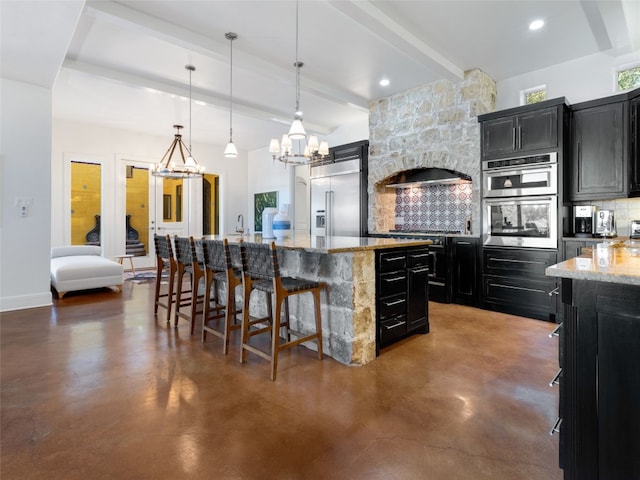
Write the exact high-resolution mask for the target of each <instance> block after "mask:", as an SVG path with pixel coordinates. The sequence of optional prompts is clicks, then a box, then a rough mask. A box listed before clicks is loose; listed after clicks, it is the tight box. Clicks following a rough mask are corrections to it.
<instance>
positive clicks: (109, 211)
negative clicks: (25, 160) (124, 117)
mask: <svg viewBox="0 0 640 480" xmlns="http://www.w3.org/2000/svg"><path fill="white" fill-rule="evenodd" d="M172 139H173V137H172V136H169V135H167V136H152V135H143V134H139V133H134V132H129V131H126V130H118V129H110V128H105V127H99V126H96V125H86V124H79V123H74V122H69V121H64V120H54V123H53V152H52V156H51V182H52V185H53V191H52V202H51V214H52V218H54V219H56V221H54V222H53V225H52V228H51V233H50V237H51V242H52V245H62V244H64V243H65V242H66V239H67V238H69V235H68V232H65V228H68V227H67V226H66V222H64V221H63V219H65V218H66V216H68V206H65V205H66V204H68V201H67V200H66V198H67V196H68V194H69V192H68V186H66V182H65V169H68V162H69V161H70V160H82V159H83V158H84V159H86V160H89V161H98V162H100V163H102V165H103V195H104V198H103V212H102V215H103V216H104V221H105V222H107V224H109V223H111V224H114V223H116V222H115V220H114V218H113V217H114V215H115V214H116V212H117V209H116V207H115V205H114V199H115V198H116V197H115V196H114V191H115V190H116V189H117V188H124V180H123V178H122V172H121V169H120V165H119V163H120V159H123V158H124V159H130V160H135V161H148V162H154V163H155V162H158V161H159V160H160V159H161V158H162V155H164V153H165V152H166V150H167V148H168V147H169V144H170V143H171V141H172ZM223 151H224V147H220V146H213V145H205V144H195V143H194V144H193V154H194V156H195V158H196V159H197V161H198V162H199V163H200V164H201V165H203V166H204V167H205V170H206V172H207V173H212V174H217V175H219V176H220V222H221V233H224V232H229V231H233V230H234V228H235V221H236V218H237V215H238V213H244V214H245V218H246V216H247V214H248V207H247V181H246V179H247V160H246V158H247V154H246V152H245V151H239V155H238V158H235V159H227V158H225V157H224V155H223ZM197 205H199V203H198V202H197V200H196V201H194V207H193V208H194V215H193V217H194V218H201V216H199V215H197V214H198V212H199V207H198V206H197ZM121 223H122V222H121ZM198 228H200V230H199V231H198ZM189 233H190V234H191V235H199V234H201V224H200V222H197V223H196V227H195V230H192V231H190V232H189ZM112 237H113V238H115V236H112ZM117 238H124V237H122V236H120V237H117ZM106 242H108V243H107V245H106V246H105V250H106V251H105V252H103V253H104V255H105V256H113V255H114V254H115V253H119V250H118V248H119V246H118V245H115V244H114V242H115V240H113V241H111V242H109V239H106Z"/></svg>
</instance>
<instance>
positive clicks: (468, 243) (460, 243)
mask: <svg viewBox="0 0 640 480" xmlns="http://www.w3.org/2000/svg"><path fill="white" fill-rule="evenodd" d="M456 245H471V242H456Z"/></svg>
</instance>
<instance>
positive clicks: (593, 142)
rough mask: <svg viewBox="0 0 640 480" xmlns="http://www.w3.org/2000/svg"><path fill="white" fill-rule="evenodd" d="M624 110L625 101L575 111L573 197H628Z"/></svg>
mask: <svg viewBox="0 0 640 480" xmlns="http://www.w3.org/2000/svg"><path fill="white" fill-rule="evenodd" d="M624 113H625V104H624V102H618V103H612V104H609V105H601V106H598V107H593V108H586V109H584V110H578V111H575V112H574V113H573V122H572V140H571V148H572V177H571V199H572V200H585V199H610V198H619V197H626V196H627V185H626V182H627V163H626V157H625V153H626V152H625V133H624V130H625V123H626V122H625V120H624Z"/></svg>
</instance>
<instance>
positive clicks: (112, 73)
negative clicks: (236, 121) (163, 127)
mask: <svg viewBox="0 0 640 480" xmlns="http://www.w3.org/2000/svg"><path fill="white" fill-rule="evenodd" d="M62 66H63V68H66V69H69V70H73V71H76V72H81V73H84V74H87V75H93V76H96V77H101V78H105V79H108V80H110V81H113V82H116V83H119V84H121V85H124V86H128V87H132V88H139V89H140V90H141V91H144V89H151V90H154V91H157V92H162V93H164V94H167V95H177V96H180V97H184V98H187V99H188V98H189V87H188V86H185V85H182V84H180V83H174V82H171V81H167V80H165V79H163V78H157V77H152V76H145V75H140V74H132V73H128V72H124V71H117V70H114V69H113V68H112V67H103V66H101V65H96V64H92V63H88V62H82V61H78V60H71V59H69V58H67V59H65V60H64V63H63V65H62ZM191 98H192V99H193V100H194V101H200V102H204V103H205V104H207V105H209V106H212V107H214V108H218V109H220V110H224V111H226V112H228V111H229V97H228V96H227V95H223V94H218V93H215V92H214V93H211V92H209V91H205V90H202V89H199V88H195V87H192V92H191ZM233 113H234V114H237V115H243V116H246V117H251V118H255V119H257V120H262V121H265V122H276V123H279V124H290V123H291V121H292V118H293V114H292V113H290V112H281V111H274V110H270V109H266V108H264V107H262V106H260V105H254V104H251V103H249V102H243V101H241V100H238V99H236V98H234V100H233ZM304 123H305V127H306V128H307V129H308V130H310V131H313V132H317V133H319V134H322V135H328V134H330V133H331V132H332V130H333V128H332V127H330V126H328V125H320V124H317V123H313V122H309V121H307V120H305V122H304Z"/></svg>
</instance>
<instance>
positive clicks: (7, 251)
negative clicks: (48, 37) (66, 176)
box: [0, 78, 51, 311]
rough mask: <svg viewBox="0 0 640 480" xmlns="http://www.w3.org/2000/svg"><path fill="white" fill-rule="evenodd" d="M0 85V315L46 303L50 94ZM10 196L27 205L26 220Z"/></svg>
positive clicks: (38, 89) (22, 85)
mask: <svg viewBox="0 0 640 480" xmlns="http://www.w3.org/2000/svg"><path fill="white" fill-rule="evenodd" d="M0 82H1V85H0V95H1V97H0V106H1V108H0V116H1V118H2V122H0V159H1V164H0V185H1V186H2V188H1V189H0V198H1V204H2V207H1V208H2V210H1V212H2V213H1V216H0V258H2V268H1V269H0V311H7V310H18V309H22V308H30V307H38V306H43V305H49V304H51V291H50V277H49V258H50V243H49V240H50V238H51V216H50V212H51V210H50V206H49V205H50V201H51V182H50V180H49V173H50V169H51V90H50V89H47V88H42V87H37V86H34V85H29V84H26V83H22V82H16V81H12V80H7V79H4V78H3V79H1V80H0ZM16 197H24V198H28V199H31V200H33V206H31V207H27V216H26V217H21V216H20V213H19V209H18V208H16V206H15V200H16Z"/></svg>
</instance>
